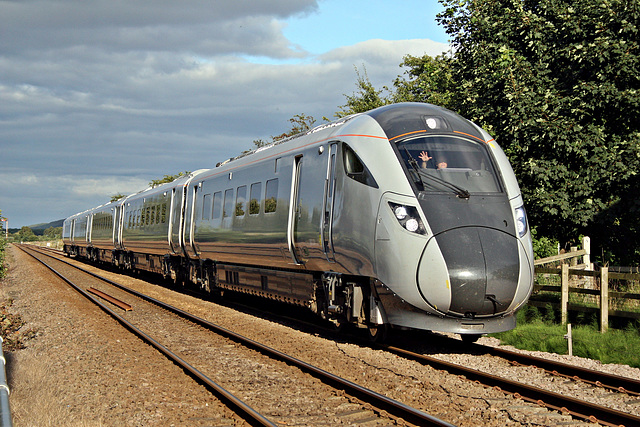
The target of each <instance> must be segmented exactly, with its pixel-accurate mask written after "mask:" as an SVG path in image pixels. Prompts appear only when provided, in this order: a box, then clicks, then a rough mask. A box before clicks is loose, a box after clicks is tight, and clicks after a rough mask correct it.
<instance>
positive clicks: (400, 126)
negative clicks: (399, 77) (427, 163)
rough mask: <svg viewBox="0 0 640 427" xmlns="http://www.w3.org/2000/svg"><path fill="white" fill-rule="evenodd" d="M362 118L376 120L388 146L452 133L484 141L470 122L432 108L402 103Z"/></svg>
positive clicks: (367, 113)
mask: <svg viewBox="0 0 640 427" xmlns="http://www.w3.org/2000/svg"><path fill="white" fill-rule="evenodd" d="M363 114H366V115H368V116H370V117H372V118H373V119H374V120H376V121H377V122H378V124H379V125H380V127H382V129H383V130H384V132H385V134H386V135H387V138H389V141H391V142H395V141H398V140H401V139H403V138H405V137H411V136H416V135H419V134H430V133H431V134H442V133H454V134H458V135H465V136H470V137H472V138H475V139H479V140H481V141H485V136H484V135H483V134H482V131H481V129H480V128H479V127H478V126H476V125H475V124H474V123H473V122H471V121H469V120H467V119H465V118H464V117H462V116H460V115H458V114H456V113H454V112H453V111H451V110H447V109H446V108H443V107H439V106H437V105H433V104H427V103H419V102H403V103H399V104H390V105H385V106H384V107H380V108H376V109H374V110H371V111H367V112H366V113H363Z"/></svg>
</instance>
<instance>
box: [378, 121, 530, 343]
mask: <svg viewBox="0 0 640 427" xmlns="http://www.w3.org/2000/svg"><path fill="white" fill-rule="evenodd" d="M421 118H422V120H423V121H422V123H424V124H426V126H424V125H423V128H422V130H416V131H415V132H411V133H409V134H408V135H403V136H401V137H398V138H395V139H394V138H393V137H391V138H390V140H391V142H392V144H393V146H394V151H395V152H396V156H397V158H398V160H399V163H400V164H402V165H403V168H404V170H405V174H406V177H407V179H408V181H409V182H410V183H411V185H412V188H413V193H414V195H415V197H412V196H408V197H404V196H401V195H399V194H392V193H391V194H390V193H387V194H385V195H384V196H383V199H382V201H381V204H380V208H379V214H378V217H379V226H378V229H377V231H376V259H377V267H378V273H379V274H378V277H379V278H381V283H379V284H378V295H379V296H380V300H381V302H382V304H383V306H384V307H385V311H386V313H387V315H388V320H389V323H391V324H393V325H396V326H406V327H412V328H420V329H432V330H439V331H444V332H454V333H460V334H462V335H463V338H464V337H465V336H466V337H477V336H479V334H483V333H491V332H499V331H504V330H508V329H512V328H513V327H515V311H516V310H517V309H518V308H519V307H521V306H522V305H523V304H524V303H525V302H526V300H527V299H528V297H529V295H530V293H531V290H532V282H533V266H532V262H533V261H532V260H533V254H532V248H531V237H530V234H529V232H528V226H527V220H526V216H525V212H524V208H523V206H522V205H523V203H522V198H521V196H520V191H519V188H518V185H517V182H516V180H515V176H514V174H513V171H512V169H511V166H510V164H509V162H508V160H507V158H506V156H505V155H504V153H503V152H502V150H501V149H500V148H499V147H498V146H497V144H495V142H493V141H492V139H491V138H490V137H489V135H488V134H486V132H484V131H482V130H481V129H479V128H475V129H473V128H472V129H473V131H474V133H475V135H471V134H469V133H468V132H464V133H463V132H451V126H450V125H448V129H445V130H447V131H446V132H440V134H438V132H437V131H435V132H432V133H429V132H428V130H429V129H428V128H429V123H428V122H427V121H426V120H428V119H425V117H424V115H423V116H422V117H421ZM450 119H451V117H450ZM452 120H459V121H462V120H464V119H462V118H460V117H458V116H452ZM465 122H466V123H465V125H466V126H467V128H469V127H471V126H470V125H469V124H470V122H467V121H465ZM473 126H474V125H473ZM465 130H467V129H465ZM485 141H490V142H489V143H487V142H485ZM398 225H400V227H398ZM389 236H392V237H389ZM416 266H417V267H416ZM409 284H413V285H409ZM412 287H413V289H412ZM415 290H417V292H415Z"/></svg>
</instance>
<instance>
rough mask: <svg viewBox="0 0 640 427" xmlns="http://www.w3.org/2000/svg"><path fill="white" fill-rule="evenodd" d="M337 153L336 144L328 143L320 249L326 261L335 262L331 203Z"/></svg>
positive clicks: (332, 200) (333, 191)
mask: <svg viewBox="0 0 640 427" xmlns="http://www.w3.org/2000/svg"><path fill="white" fill-rule="evenodd" d="M337 153H338V144H337V143H333V144H330V145H329V153H328V156H327V157H328V159H327V177H326V179H325V186H324V201H323V208H322V211H323V213H322V251H323V252H324V255H325V257H326V258H327V261H329V262H335V253H334V251H333V236H332V232H331V230H332V229H333V204H334V200H335V192H336V158H337Z"/></svg>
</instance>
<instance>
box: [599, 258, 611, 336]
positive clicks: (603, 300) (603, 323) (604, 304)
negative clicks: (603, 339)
mask: <svg viewBox="0 0 640 427" xmlns="http://www.w3.org/2000/svg"><path fill="white" fill-rule="evenodd" d="M607 329H609V267H602V269H601V270H600V332H602V333H603V334H604V333H605V332H607Z"/></svg>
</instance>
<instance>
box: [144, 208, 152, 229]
mask: <svg viewBox="0 0 640 427" xmlns="http://www.w3.org/2000/svg"><path fill="white" fill-rule="evenodd" d="M150 213H151V208H150V207H149V206H147V215H146V216H145V218H144V221H145V222H144V225H149V220H150V219H151V215H150Z"/></svg>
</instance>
